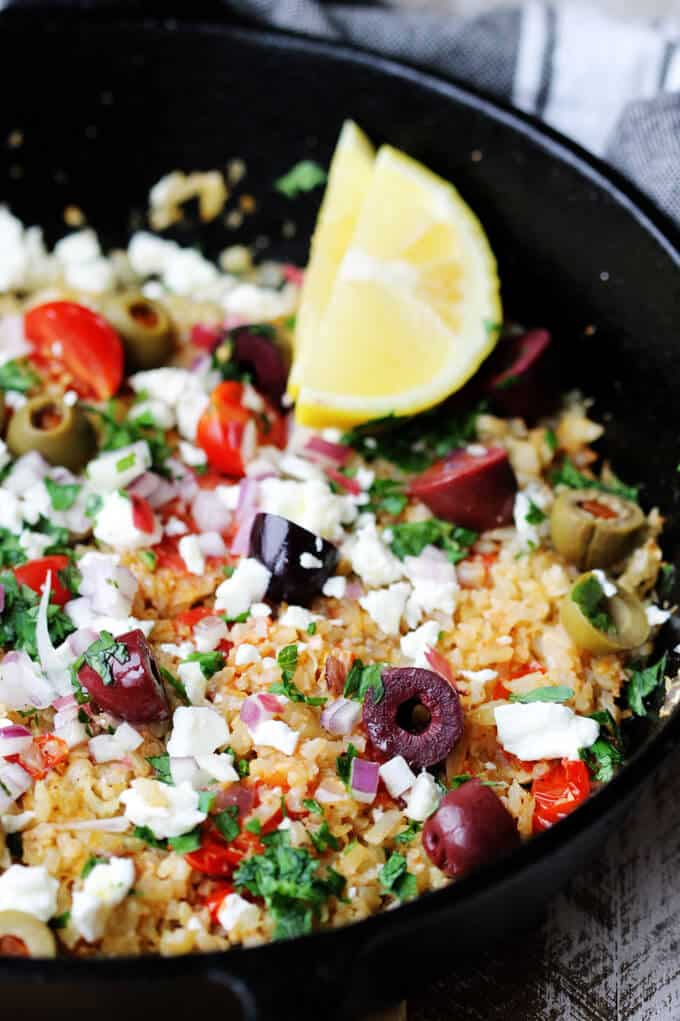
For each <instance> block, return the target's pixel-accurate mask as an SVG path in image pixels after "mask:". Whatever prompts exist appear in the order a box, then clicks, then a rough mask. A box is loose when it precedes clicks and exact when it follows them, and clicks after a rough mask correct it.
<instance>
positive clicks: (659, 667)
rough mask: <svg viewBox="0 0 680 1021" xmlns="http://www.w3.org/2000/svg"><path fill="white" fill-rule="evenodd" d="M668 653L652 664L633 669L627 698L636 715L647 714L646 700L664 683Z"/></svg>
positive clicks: (627, 689)
mask: <svg viewBox="0 0 680 1021" xmlns="http://www.w3.org/2000/svg"><path fill="white" fill-rule="evenodd" d="M666 659H667V657H666V654H665V653H664V655H663V656H662V657H661V659H660V660H659V661H658V662H657V663H654V664H653V665H652V666H648V667H642V666H637V667H635V668H634V669H633V672H632V674H631V676H630V680H629V681H628V684H627V685H626V700H627V702H628V705H629V707H630V708H631V709H632V711H633V712H634V713H635V715H636V716H647V714H648V710H647V707H646V706H645V702H644V700H645V699H646V698H648V697H649V696H650V695H652V694H654V692H655V691H656V690H657V689H658V688H660V687H661V686H662V685H663V679H664V672H665V670H666Z"/></svg>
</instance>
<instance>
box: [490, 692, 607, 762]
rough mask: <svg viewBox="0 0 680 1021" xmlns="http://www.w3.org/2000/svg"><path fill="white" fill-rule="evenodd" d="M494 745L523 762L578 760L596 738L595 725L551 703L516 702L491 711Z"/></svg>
mask: <svg viewBox="0 0 680 1021" xmlns="http://www.w3.org/2000/svg"><path fill="white" fill-rule="evenodd" d="M494 716H495V718H496V727H497V728H498V742H499V744H500V745H502V747H503V748H504V749H505V750H506V751H507V752H510V753H511V754H512V755H516V756H517V758H519V759H523V760H524V761H525V762H535V761H537V760H538V759H574V760H576V759H578V758H579V751H580V749H581V748H589V747H590V746H591V745H592V744H593V743H594V742H595V741H596V740H597V735H598V734H599V731H600V727H599V724H598V723H597V722H596V721H595V720H592V719H590V718H589V717H585V716H577V715H576V713H574V712H573V710H571V709H570V708H569V707H568V706H565V705H558V704H557V703H554V702H526V703H521V702H516V703H512V704H510V705H499V706H496V708H495V709H494Z"/></svg>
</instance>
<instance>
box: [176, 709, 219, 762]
mask: <svg viewBox="0 0 680 1021" xmlns="http://www.w3.org/2000/svg"><path fill="white" fill-rule="evenodd" d="M228 740H229V729H228V727H227V724H226V722H225V721H224V719H223V717H221V716H220V714H219V713H217V712H215V710H214V709H210V708H209V707H207V706H206V707H203V706H201V707H198V708H197V707H195V706H179V707H178V708H177V709H175V712H174V715H173V717H172V734H171V735H170V738H169V740H168V744H167V752H168V755H171V756H172V757H173V758H182V757H184V756H189V757H191V758H196V757H197V756H199V755H210V754H211V753H212V752H214V751H215V749H216V748H219V747H220V745H223V744H226V743H227V741H228Z"/></svg>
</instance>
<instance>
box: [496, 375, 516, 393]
mask: <svg viewBox="0 0 680 1021" xmlns="http://www.w3.org/2000/svg"><path fill="white" fill-rule="evenodd" d="M521 382H522V375H521V374H519V375H518V374H515V375H510V376H503V377H502V378H501V379H499V380H497V382H496V383H494V385H493V388H494V390H511V389H512V387H513V386H517V384H518V383H521Z"/></svg>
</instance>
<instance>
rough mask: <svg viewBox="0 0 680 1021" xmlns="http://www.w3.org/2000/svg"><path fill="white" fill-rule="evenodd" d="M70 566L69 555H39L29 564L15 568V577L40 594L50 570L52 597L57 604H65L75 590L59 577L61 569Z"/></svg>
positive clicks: (71, 597) (20, 582)
mask: <svg viewBox="0 0 680 1021" xmlns="http://www.w3.org/2000/svg"><path fill="white" fill-rule="evenodd" d="M65 567H68V557H65V556H62V555H61V554H54V555H53V556H50V557H38V558H37V560H29V561H28V563H27V564H20V565H19V567H15V568H14V577H15V578H16V580H17V581H18V582H19V584H20V585H27V586H28V588H30V589H33V591H34V592H37V593H38V595H40V593H41V592H42V588H43V585H44V584H45V581H46V579H47V575H48V574H49V572H50V571H51V572H52V579H51V586H52V587H51V589H50V599H51V600H52V602H53V603H56V604H57V606H64V604H65V603H68V602H69V600H71V599H73V592H71V590H70V589H67V588H66V586H65V585H64V583H63V582H62V580H61V579H60V577H59V571H63V570H64V568H65Z"/></svg>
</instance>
